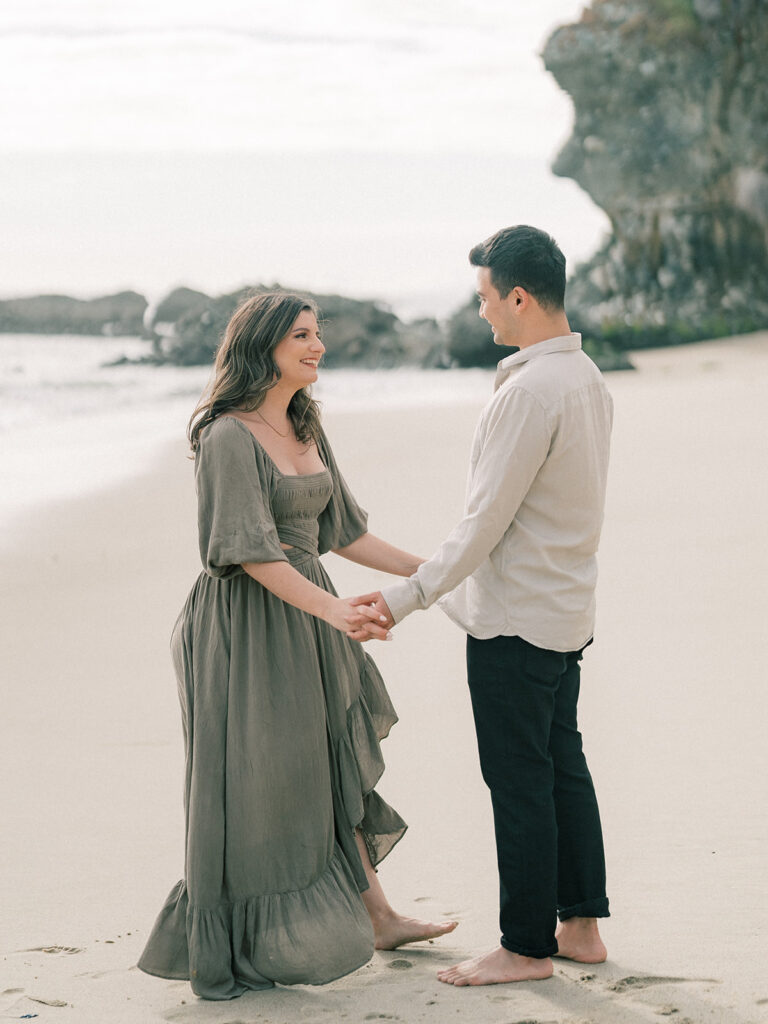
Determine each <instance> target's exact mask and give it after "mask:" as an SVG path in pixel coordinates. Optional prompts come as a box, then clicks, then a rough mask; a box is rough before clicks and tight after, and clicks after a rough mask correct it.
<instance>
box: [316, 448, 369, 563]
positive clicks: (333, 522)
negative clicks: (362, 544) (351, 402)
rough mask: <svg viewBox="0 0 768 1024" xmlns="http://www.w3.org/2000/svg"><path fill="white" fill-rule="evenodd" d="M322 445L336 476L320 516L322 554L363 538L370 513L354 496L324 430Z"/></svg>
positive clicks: (330, 468)
mask: <svg viewBox="0 0 768 1024" xmlns="http://www.w3.org/2000/svg"><path fill="white" fill-rule="evenodd" d="M318 448H319V450H320V457H321V458H322V460H323V462H324V463H325V465H326V467H327V469H328V471H329V472H330V474H331V477H332V479H333V494H332V495H331V498H330V500H329V502H328V504H327V505H326V506H325V508H324V509H323V511H322V512H321V514H320V519H319V527H320V531H319V536H318V547H319V550H320V554H321V555H322V554H323V553H324V552H326V551H333V550H335V549H336V548H343V547H346V546H347V544H351V543H352V542H353V541H355V540H357V538H358V537H362V535H363V534H364V533H366V532H367V530H368V513H367V512H364V511H363V509H361V508H360V506H359V505H358V504H357V502H356V501H355V499H354V498H353V496H352V492H351V491H350V489H349V487H348V486H347V482H346V480H345V479H344V477H343V476H342V475H341V473H340V472H339V467H338V466H337V465H336V459H335V458H334V457H333V452H332V450H331V446H330V444H329V443H328V438H327V437H326V436H325V433H324V432H323V431H321V432H320V437H319V439H318Z"/></svg>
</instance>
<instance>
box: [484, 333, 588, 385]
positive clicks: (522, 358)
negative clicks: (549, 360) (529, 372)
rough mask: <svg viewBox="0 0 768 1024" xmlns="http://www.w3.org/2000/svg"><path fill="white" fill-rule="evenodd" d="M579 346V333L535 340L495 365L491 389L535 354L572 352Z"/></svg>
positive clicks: (501, 382)
mask: <svg viewBox="0 0 768 1024" xmlns="http://www.w3.org/2000/svg"><path fill="white" fill-rule="evenodd" d="M580 348H581V335H580V334H576V333H573V334H563V335H561V336H560V337H558V338H547V340H546V341H537V342H536V344H535V345H528V346H527V347H526V348H521V349H519V350H518V351H517V352H513V353H512V355H511V356H505V358H504V359H502V360H501V362H500V363H499V364H498V365H497V367H496V380H495V381H494V384H493V390H494V391H498V389H499V388H500V387H501V385H502V384H503V383H504V381H505V380H506V379H507V377H508V376H509V375H510V373H511V372H512V370H513V369H514V367H516V366H520V365H522V364H523V363H527V362H528V360H529V359H535V358H536V357H537V356H548V355H549V354H550V353H552V352H574V351H577V350H578V349H580Z"/></svg>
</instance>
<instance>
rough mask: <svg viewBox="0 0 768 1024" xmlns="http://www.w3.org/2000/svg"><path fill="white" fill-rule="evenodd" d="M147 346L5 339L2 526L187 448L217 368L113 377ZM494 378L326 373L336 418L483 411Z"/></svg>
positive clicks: (1, 339)
mask: <svg viewBox="0 0 768 1024" xmlns="http://www.w3.org/2000/svg"><path fill="white" fill-rule="evenodd" d="M147 351H148V344H147V342H145V341H142V340H140V339H138V338H92V337H73V336H66V337H58V336H52V335H46V336H37V335H12V334H8V335H0V484H1V486H0V524H2V526H3V527H4V528H7V527H9V526H11V525H13V524H14V523H16V522H18V521H19V519H20V517H21V516H23V515H24V513H25V512H28V511H30V510H32V509H35V508H39V507H43V506H45V505H49V504H52V503H55V502H56V501H58V500H62V499H66V498H73V497H78V496H80V495H85V494H88V493H92V492H94V491H98V490H100V489H103V488H108V487H110V486H113V485H115V484H117V483H119V482H120V481H122V480H125V479H129V478H130V477H131V476H133V475H136V474H137V473H140V472H141V471H143V470H144V469H146V468H148V467H150V466H151V465H152V462H153V460H154V459H155V458H156V457H157V455H158V452H160V451H161V450H162V448H163V446H164V445H166V444H170V443H172V442H174V441H178V443H179V445H180V446H181V445H183V444H184V433H185V430H186V425H187V421H188V419H189V416H190V414H191V412H192V410H193V408H194V406H195V404H196V402H197V400H198V398H199V396H200V394H201V392H202V391H203V390H204V388H205V386H206V384H207V382H208V379H209V376H210V370H209V368H208V367H199V366H198V367H172V366H164V367H156V366H142V365H122V366H109V365H108V364H109V363H110V362H113V361H114V360H116V359H118V358H119V357H120V356H123V355H125V356H128V357H129V358H136V357H137V356H140V355H142V354H144V353H146V352H147ZM492 379H493V373H492V371H488V370H417V369H398V370H377V371H370V370H321V374H320V380H319V381H318V383H317V385H315V388H314V394H315V397H316V398H318V399H319V400H320V401H321V402H322V403H323V405H324V407H325V408H326V409H328V410H332V411H333V412H344V411H347V410H358V409H371V408H373V409H376V408H398V407H409V406H425V405H438V406H439V405H446V404H451V403H462V402H482V401H484V400H485V398H487V397H488V395H489V394H490V391H491V387H492Z"/></svg>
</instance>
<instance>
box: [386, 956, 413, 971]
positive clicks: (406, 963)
mask: <svg viewBox="0 0 768 1024" xmlns="http://www.w3.org/2000/svg"><path fill="white" fill-rule="evenodd" d="M387 967H391V968H392V970H393V971H407V970H408V968H409V967H413V964H412V963H411V961H410V960H403V959H402V958H400V959H399V960H390V962H389V963H388V964H387Z"/></svg>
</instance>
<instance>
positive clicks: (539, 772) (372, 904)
mask: <svg viewBox="0 0 768 1024" xmlns="http://www.w3.org/2000/svg"><path fill="white" fill-rule="evenodd" d="M470 263H471V264H472V265H473V266H474V267H475V268H476V272H477V292H478V296H479V299H480V316H482V317H484V318H485V319H486V320H487V321H488V323H489V324H490V325H491V327H492V329H493V337H494V341H495V343H496V344H497V345H500V346H510V347H513V348H514V349H515V351H513V354H511V355H508V356H507V357H506V358H504V359H502V360H501V362H500V363H499V364H498V371H497V375H496V381H495V388H494V393H493V395H492V397H491V398H490V400H489V402H488V404H487V405H486V406H485V408H484V410H483V412H482V414H481V417H480V421H479V423H478V426H477V429H476V432H475V438H474V442H473V446H472V454H471V461H470V469H469V480H468V485H467V498H466V510H465V514H464V517H463V518H462V520H461V521H460V522H459V523H458V525H457V526H456V527H455V528H454V529H453V530H452V531H451V533H450V534H449V535H448V537H447V538H446V539H445V540H444V541H443V543H442V544H441V545H440V546H439V547H438V549H437V551H436V552H435V554H434V555H433V556H432V557H431V558H429V559H427V560H423V559H421V558H418V557H416V556H414V555H411V554H409V553H408V552H406V551H402V550H400V549H399V548H396V547H393V546H392V545H390V544H388V543H386V542H385V541H383V540H381V539H380V538H378V537H375V536H373V535H372V534H370V533H368V532H367V528H366V516H365V513H364V512H363V511H362V510H361V509H360V507H359V506H358V505H357V503H356V502H355V500H354V498H353V496H352V494H351V493H350V491H349V489H348V488H347V485H346V483H345V481H344V478H343V477H342V475H341V474H340V472H339V470H338V468H337V465H336V462H335V459H334V456H333V452H332V450H331V448H330V445H329V443H328V440H327V438H326V436H325V434H324V432H323V430H322V427H321V425H320V418H319V413H318V408H317V406H316V404H315V403H314V402H313V400H312V398H311V394H310V385H311V384H312V383H313V382H314V381H315V380H316V379H317V370H318V364H319V361H320V359H321V357H322V354H323V352H324V347H323V343H322V340H321V336H320V331H319V327H318V311H317V309H316V307H315V306H314V304H313V303H312V302H311V301H309V300H308V299H306V298H303V297H302V296H298V295H294V294H291V293H285V292H271V293H265V294H260V295H256V296H255V297H253V298H250V299H247V300H246V301H245V302H243V303H242V304H241V306H240V307H239V308H238V309H237V310H236V311H235V313H234V314H233V316H232V318H231V320H230V322H229V324H228V326H227V329H226V332H225V335H224V338H223V341H222V343H221V345H220V347H219V350H218V353H217V357H216V364H215V370H214V375H213V379H212V383H211V385H210V386H209V388H208V389H207V391H206V393H205V395H204V396H203V399H202V400H201V402H200V404H199V405H198V407H197V409H196V410H195V412H194V413H193V416H192V419H191V421H190V429H189V437H190V442H191V446H192V449H193V451H194V453H195V479H196V488H197V496H198V524H199V535H200V555H201V559H202V562H203V566H204V571H203V572H202V573H201V574H200V576H199V578H198V580H197V582H196V583H195V585H194V587H193V589H192V591H191V593H190V594H189V597H188V598H187V601H186V603H185V605H184V608H183V609H182V612H181V614H180V616H179V619H178V620H177V623H176V626H175V628H174V632H173V638H172V654H173V660H174V666H175V670H176V675H177V679H178V687H179V698H180V702H181V708H182V721H183V728H184V740H185V751H186V777H185V810H186V857H185V877H184V879H183V880H182V881H180V882H179V883H178V884H177V885H176V886H175V888H174V889H173V890H172V892H171V894H170V896H169V897H168V899H167V900H166V903H165V905H164V907H163V909H162V911H161V913H160V915H159V917H158V919H157V922H156V923H155V926H154V929H153V931H152V933H151V935H150V938H149V940H148V943H147V946H146V948H145V950H144V952H143V954H142V956H141V959H140V961H139V967H140V968H141V969H142V970H144V971H146V972H147V973H149V974H155V975H158V976H160V977H164V978H174V979H182V978H183V979H189V980H190V982H191V985H192V988H193V990H194V991H195V993H196V994H197V995H199V996H201V997H203V998H207V999H230V998H233V997H235V996H238V995H240V994H241V993H242V992H244V991H246V990H247V989H260V988H266V987H270V986H272V985H274V984H275V983H278V984H322V983H324V982H328V981H331V980H333V979H335V978H338V977H340V976H342V975H344V974H347V973H348V972H350V971H353V970H355V969H356V968H358V967H361V966H362V965H363V964H365V963H366V962H367V961H368V960H369V959H370V957H371V955H372V953H373V950H374V948H376V949H394V948H396V947H398V946H400V945H403V944H404V943H407V942H415V941H418V940H421V939H429V938H435V937H437V936H439V935H443V934H445V933H447V932H450V931H452V930H453V929H454V928H455V927H456V922H453V921H451V922H441V923H431V922H425V921H419V920H415V919H413V918H408V917H404V916H402V915H400V914H398V913H397V912H396V911H395V910H393V908H392V907H391V906H390V904H389V902H388V900H387V898H386V896H385V894H384V891H383V890H382V887H381V885H380V883H379V880H378V877H377V875H376V871H375V868H376V865H377V864H378V863H379V862H380V861H381V860H382V859H383V858H384V857H385V856H386V854H387V853H388V852H389V851H390V850H391V849H392V847H393V846H394V845H395V844H396V843H397V842H398V840H399V839H400V838H401V836H402V835H403V833H404V832H405V829H406V825H405V822H404V821H403V820H402V818H401V817H400V816H399V815H398V814H397V812H396V811H395V810H394V809H393V808H392V807H390V806H389V805H388V804H387V803H386V802H385V801H384V800H383V799H382V798H381V797H380V796H379V795H378V793H377V792H376V788H375V787H376V783H377V781H378V779H379V778H380V776H381V774H382V772H383V770H384V763H383V760H382V756H381V749H380V746H379V743H380V740H381V739H383V738H384V737H385V736H386V735H387V733H388V732H389V729H390V728H391V726H392V725H393V724H394V722H395V721H396V720H397V716H396V714H395V712H394V709H393V707H392V704H391V702H390V700H389V697H388V694H387V691H386V689H385V687H384V683H383V681H382V679H381V676H380V674H379V672H378V670H377V668H376V665H375V664H374V662H373V660H372V659H371V658H370V657H369V656H368V654H367V653H366V649H365V648H364V647H363V646H362V643H360V642H358V641H363V640H367V639H369V638H372V637H373V638H378V639H384V638H386V637H387V636H388V633H389V630H390V629H391V628H392V627H393V626H394V625H395V624H396V623H398V622H400V621H401V620H402V619H403V618H404V617H405V616H406V615H408V614H410V613H411V612H413V611H415V610H417V609H425V608H428V607H430V606H431V605H432V604H433V603H435V602H437V601H439V602H440V605H441V607H442V609H443V610H444V611H445V612H446V614H447V615H449V617H450V618H451V619H452V620H453V621H454V622H455V623H456V624H457V625H458V626H459V627H460V628H461V629H462V630H463V631H464V632H466V633H467V674H468V681H469V688H470V693H471V698H472V709H473V714H474V719H475V727H476V731H477V740H478V749H479V755H480V765H481V769H482V774H483V778H484V780H485V782H486V784H487V785H488V787H489V789H490V793H491V800H492V804H493V814H494V826H495V832H496V847H497V853H498V868H499V879H500V903H501V910H500V927H501V939H500V943H499V945H498V946H497V947H496V948H495V949H494V950H492V951H491V952H489V953H486V954H484V955H482V956H478V957H476V958H474V959H471V960H467V961H465V962H463V963H460V964H458V965H457V966H455V967H451V968H449V969H446V970H441V971H440V972H438V977H439V978H440V980H441V981H443V982H446V983H448V984H453V985H459V986H462V985H483V984H493V983H499V982H512V981H522V980H532V979H539V978H547V977H549V976H550V975H551V974H552V960H551V957H552V956H553V955H560V956H564V957H568V958H570V959H573V960H576V961H578V962H581V963H597V962H600V961H602V960H604V959H605V956H606V952H605V947H604V946H603V943H602V941H601V939H600V935H599V932H598V928H597V919H598V918H600V917H607V916H608V900H607V898H606V894H605V862H604V855H603V842H602V833H601V827H600V817H599V812H598V806H597V801H596V798H595V793H594V788H593V785H592V780H591V777H590V774H589V770H588V768H587V763H586V760H585V758H584V754H583V751H582V743H581V735H580V733H579V730H578V725H577V701H578V694H579V678H580V661H581V656H582V651H583V649H584V647H585V646H586V645H587V644H589V643H590V642H591V638H592V632H593V627H594V592H595V582H596V561H595V555H596V551H597V546H598V539H599V535H600V528H601V525H602V519H603V506H604V499H605V489H606V475H607V466H608V452H609V439H610V431H611V419H612V404H611V399H610V396H609V395H608V392H607V390H606V387H605V385H604V383H603V380H602V377H601V375H600V372H599V371H598V370H597V368H596V367H595V365H594V364H593V363H592V361H591V360H590V359H589V358H588V357H587V356H586V355H585V353H584V352H583V351H582V350H581V339H580V337H579V335H577V334H573V333H571V330H570V327H569V325H568V321H567V318H566V314H565V310H564V294H565V258H564V256H563V254H562V253H561V251H560V249H559V248H558V246H557V245H556V243H555V242H554V240H553V239H552V238H550V237H549V235H547V234H545V233H544V232H543V231H540V230H537V229H535V228H531V227H527V226H517V227H512V228H505V229H503V230H501V231H499V232H497V233H496V234H495V235H493V236H492V237H491V238H489V239H487V240H486V241H485V242H482V243H480V244H479V245H477V246H475V248H473V249H472V251H471V253H470ZM326 551H335V552H336V553H338V554H340V555H342V556H343V557H345V558H349V559H351V560H352V561H355V562H358V563H360V564H362V565H365V566H368V567H370V568H372V569H376V570H380V571H383V572H386V573H390V574H392V575H394V576H398V577H402V579H400V580H399V581H397V582H395V583H393V584H392V585H391V586H387V587H385V588H384V589H383V591H381V592H376V593H374V594H366V595H363V596H362V597H359V598H355V599H353V600H351V601H350V600H342V599H340V598H339V597H338V596H337V595H336V593H335V591H334V589H333V585H332V583H331V581H330V579H329V577H328V575H327V574H326V572H325V569H324V567H323V565H322V563H321V562H320V560H319V555H321V554H323V553H324V552H326ZM558 918H559V924H558Z"/></svg>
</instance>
